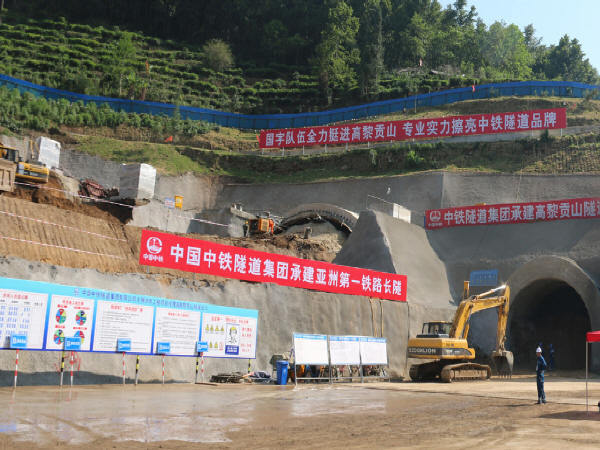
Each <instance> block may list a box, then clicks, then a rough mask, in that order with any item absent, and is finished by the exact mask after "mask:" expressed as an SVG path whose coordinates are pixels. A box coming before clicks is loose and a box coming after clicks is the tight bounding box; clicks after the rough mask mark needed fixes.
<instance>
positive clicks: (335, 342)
mask: <svg viewBox="0 0 600 450" xmlns="http://www.w3.org/2000/svg"><path fill="white" fill-rule="evenodd" d="M329 356H330V358H331V364H332V365H334V366H335V365H356V366H358V365H359V364H360V345H359V341H358V337H357V336H329Z"/></svg>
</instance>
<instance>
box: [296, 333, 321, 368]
mask: <svg viewBox="0 0 600 450" xmlns="http://www.w3.org/2000/svg"><path fill="white" fill-rule="evenodd" d="M294 361H295V363H296V364H309V365H323V364H325V365H328V364H329V354H328V351H327V336H326V335H323V334H301V333H294Z"/></svg>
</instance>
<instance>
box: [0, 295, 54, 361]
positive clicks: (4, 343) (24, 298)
mask: <svg viewBox="0 0 600 450" xmlns="http://www.w3.org/2000/svg"><path fill="white" fill-rule="evenodd" d="M47 307H48V295H47V294H39V293H35V292H26V291H16V290H11V289H0V348H10V336H11V335H12V334H26V335H27V348H28V349H41V348H42V346H43V345H44V325H45V322H46V309H47Z"/></svg>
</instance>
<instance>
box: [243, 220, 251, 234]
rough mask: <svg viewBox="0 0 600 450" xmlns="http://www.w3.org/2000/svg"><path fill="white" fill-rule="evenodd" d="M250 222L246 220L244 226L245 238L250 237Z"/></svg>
mask: <svg viewBox="0 0 600 450" xmlns="http://www.w3.org/2000/svg"><path fill="white" fill-rule="evenodd" d="M248 228H249V227H248V221H247V220H246V221H245V222H244V225H242V230H243V231H244V237H248Z"/></svg>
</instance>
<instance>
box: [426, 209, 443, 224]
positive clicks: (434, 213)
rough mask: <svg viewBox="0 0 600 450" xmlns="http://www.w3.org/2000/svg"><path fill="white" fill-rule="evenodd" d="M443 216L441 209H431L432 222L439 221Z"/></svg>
mask: <svg viewBox="0 0 600 450" xmlns="http://www.w3.org/2000/svg"><path fill="white" fill-rule="evenodd" d="M441 218H442V213H441V212H440V211H431V213H429V220H431V221H432V222H439V221H440V220H441Z"/></svg>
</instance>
